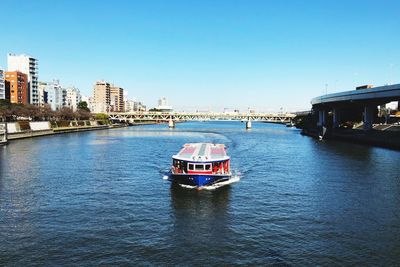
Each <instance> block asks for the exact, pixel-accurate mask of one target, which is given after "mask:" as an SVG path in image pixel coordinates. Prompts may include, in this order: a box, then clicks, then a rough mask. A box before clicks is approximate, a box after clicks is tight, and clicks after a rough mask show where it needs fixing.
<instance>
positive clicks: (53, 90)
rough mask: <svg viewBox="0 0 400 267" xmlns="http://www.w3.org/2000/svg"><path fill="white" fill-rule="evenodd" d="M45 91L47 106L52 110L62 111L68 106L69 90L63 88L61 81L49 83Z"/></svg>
mask: <svg viewBox="0 0 400 267" xmlns="http://www.w3.org/2000/svg"><path fill="white" fill-rule="evenodd" d="M45 91H46V92H47V104H49V105H50V107H51V109H52V110H60V109H61V108H63V107H65V106H67V90H66V89H64V88H62V86H61V85H60V82H59V80H53V82H51V83H47V85H46V89H45Z"/></svg>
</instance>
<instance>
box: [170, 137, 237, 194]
mask: <svg viewBox="0 0 400 267" xmlns="http://www.w3.org/2000/svg"><path fill="white" fill-rule="evenodd" d="M231 176H232V174H231V170H230V157H229V156H228V155H227V154H226V147H225V145H223V144H212V143H191V144H185V145H184V146H183V148H182V149H181V150H180V151H179V153H178V154H176V155H173V156H172V166H171V175H170V180H171V181H172V182H175V183H178V184H181V185H188V186H194V187H197V188H202V187H204V186H208V185H214V184H216V183H220V182H224V181H227V180H229V179H230V178H231Z"/></svg>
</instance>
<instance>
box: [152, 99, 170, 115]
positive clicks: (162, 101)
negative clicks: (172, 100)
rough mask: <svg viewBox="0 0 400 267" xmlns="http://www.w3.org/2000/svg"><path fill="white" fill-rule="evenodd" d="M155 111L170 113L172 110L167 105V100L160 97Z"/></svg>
mask: <svg viewBox="0 0 400 267" xmlns="http://www.w3.org/2000/svg"><path fill="white" fill-rule="evenodd" d="M156 109H158V110H159V111H164V112H170V111H172V110H173V108H172V106H169V105H168V100H167V98H165V97H162V98H160V99H159V100H158V107H157V108H156Z"/></svg>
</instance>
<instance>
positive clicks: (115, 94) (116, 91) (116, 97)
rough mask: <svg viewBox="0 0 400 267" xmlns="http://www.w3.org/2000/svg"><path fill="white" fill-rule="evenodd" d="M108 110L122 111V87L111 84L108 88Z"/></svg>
mask: <svg viewBox="0 0 400 267" xmlns="http://www.w3.org/2000/svg"><path fill="white" fill-rule="evenodd" d="M110 106H111V109H110V111H116V112H123V111H124V110H125V108H124V89H123V88H121V87H118V86H112V87H111V89H110Z"/></svg>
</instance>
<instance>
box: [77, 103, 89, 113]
mask: <svg viewBox="0 0 400 267" xmlns="http://www.w3.org/2000/svg"><path fill="white" fill-rule="evenodd" d="M77 108H78V109H79V110H83V111H86V112H90V109H89V108H88V104H87V102H86V101H81V102H79V103H78V106H77Z"/></svg>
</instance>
